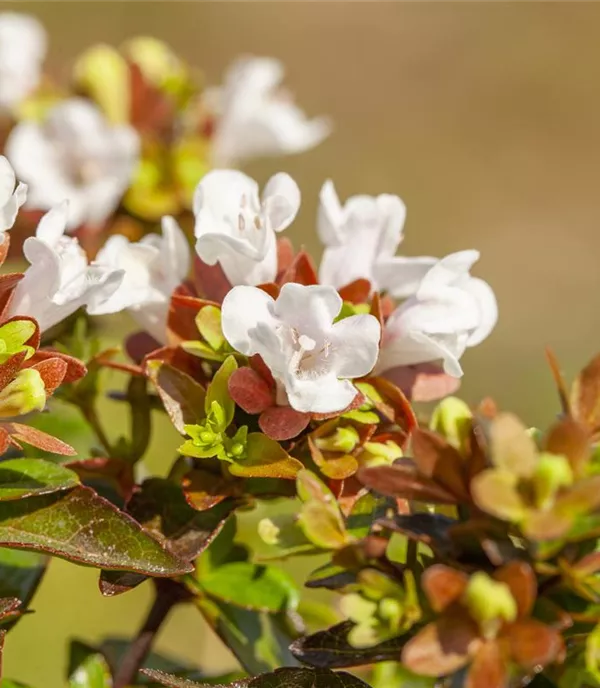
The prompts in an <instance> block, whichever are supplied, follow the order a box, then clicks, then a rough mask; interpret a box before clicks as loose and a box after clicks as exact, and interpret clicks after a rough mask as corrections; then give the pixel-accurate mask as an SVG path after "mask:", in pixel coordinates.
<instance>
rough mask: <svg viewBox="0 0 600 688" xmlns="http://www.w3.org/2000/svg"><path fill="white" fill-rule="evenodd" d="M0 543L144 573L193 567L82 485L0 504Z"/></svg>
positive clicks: (167, 573)
mask: <svg viewBox="0 0 600 688" xmlns="http://www.w3.org/2000/svg"><path fill="white" fill-rule="evenodd" d="M0 546H4V547H16V548H22V549H28V550H34V551H38V552H45V553H48V554H52V555H54V556H57V557H61V558H64V559H68V560H70V561H73V562H76V563H80V564H86V565H89V566H98V567H102V568H106V569H115V570H126V571H134V572H137V573H143V574H145V575H149V576H158V577H163V576H164V577H169V576H175V575H180V574H183V573H186V572H188V571H190V570H191V568H192V567H191V566H190V565H189V564H188V563H187V562H184V561H182V560H180V559H178V558H176V557H174V556H173V555H172V554H170V553H169V552H167V551H166V550H164V549H163V548H162V547H161V546H160V545H159V543H158V542H156V540H154V539H153V538H151V537H150V536H149V535H147V534H146V533H145V532H144V531H143V530H142V528H141V526H139V525H138V524H137V523H136V522H135V521H134V520H133V519H132V518H131V517H130V516H127V515H126V514H124V513H123V512H121V511H119V510H118V509H117V508H116V507H114V506H113V505H112V504H111V503H110V502H107V501H106V500H105V499H102V498H101V497H98V495H96V494H95V493H94V492H93V491H92V490H90V489H89V488H85V487H77V488H75V489H73V490H71V491H70V492H67V493H66V494H62V493H55V494H50V495H44V496H41V497H28V498H27V499H20V500H18V501H12V502H2V503H0Z"/></svg>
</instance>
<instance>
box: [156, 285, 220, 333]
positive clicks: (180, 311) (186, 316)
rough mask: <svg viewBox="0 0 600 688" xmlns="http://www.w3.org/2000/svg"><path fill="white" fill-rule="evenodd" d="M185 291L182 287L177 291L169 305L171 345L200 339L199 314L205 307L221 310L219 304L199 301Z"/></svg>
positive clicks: (168, 325) (168, 324)
mask: <svg viewBox="0 0 600 688" xmlns="http://www.w3.org/2000/svg"><path fill="white" fill-rule="evenodd" d="M183 291H184V289H182V288H181V287H180V288H179V290H176V291H175V292H174V293H173V296H172V297H171V303H170V304H169V316H168V321H167V330H168V335H169V343H170V344H179V343H181V342H183V341H190V340H195V339H198V326H197V325H196V316H197V315H198V313H199V312H200V311H201V310H202V309H203V308H204V307H205V306H215V307H216V308H219V304H218V303H215V302H214V301H207V300H205V299H199V298H198V297H197V296H191V295H190V294H188V293H183Z"/></svg>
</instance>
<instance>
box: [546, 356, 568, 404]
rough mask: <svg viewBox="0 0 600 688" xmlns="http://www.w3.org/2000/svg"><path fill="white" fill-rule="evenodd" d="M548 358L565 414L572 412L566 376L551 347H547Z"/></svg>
mask: <svg viewBox="0 0 600 688" xmlns="http://www.w3.org/2000/svg"><path fill="white" fill-rule="evenodd" d="M546 360H547V361H548V365H549V366H550V371H551V373H552V377H553V378H554V382H555V383H556V389H557V390H558V396H559V398H560V405H561V408H562V410H563V413H564V414H565V415H567V416H568V415H570V414H571V402H570V400H569V392H568V391H567V384H566V382H565V379H564V377H563V376H562V373H561V371H560V365H559V363H558V359H557V358H556V356H555V355H554V352H553V351H552V349H550V347H546Z"/></svg>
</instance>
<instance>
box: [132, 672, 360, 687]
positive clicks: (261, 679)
mask: <svg viewBox="0 0 600 688" xmlns="http://www.w3.org/2000/svg"><path fill="white" fill-rule="evenodd" d="M142 673H144V674H145V675H146V676H148V677H149V678H151V679H152V680H154V681H157V682H158V683H161V684H162V685H163V686H168V687H169V688H207V687H208V685H209V684H207V683H195V682H194V681H188V680H186V679H180V678H178V677H177V676H172V675H168V674H165V673H163V672H161V671H153V670H151V669H150V670H149V669H144V670H143V672H142ZM334 687H335V688H368V686H367V684H366V683H365V682H364V681H361V680H360V679H359V678H357V677H356V676H352V675H351V674H347V673H345V672H340V673H334V672H332V671H328V670H326V669H300V668H289V667H286V668H284V669H277V670H276V671H274V672H273V673H269V674H263V675H262V676H256V677H255V678H249V679H243V680H242V681H236V682H235V683H231V684H229V685H228V686H221V687H220V688H334Z"/></svg>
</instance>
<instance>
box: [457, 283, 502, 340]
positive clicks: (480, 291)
mask: <svg viewBox="0 0 600 688" xmlns="http://www.w3.org/2000/svg"><path fill="white" fill-rule="evenodd" d="M464 289H466V290H467V291H468V292H469V293H470V294H472V295H473V296H474V297H475V299H476V302H477V305H478V308H479V326H478V327H477V328H476V329H475V331H474V332H472V333H471V335H470V336H469V341H468V342H467V346H477V344H481V342H482V341H483V340H484V339H486V337H488V336H489V334H490V333H491V331H492V330H493V329H494V327H495V326H496V323H497V322H498V302H497V301H496V295H495V294H494V290H493V289H492V288H491V287H490V285H489V284H488V283H487V282H484V281H483V280H482V279H479V278H477V277H472V278H471V279H470V280H469V281H468V282H467V284H465V286H464Z"/></svg>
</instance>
